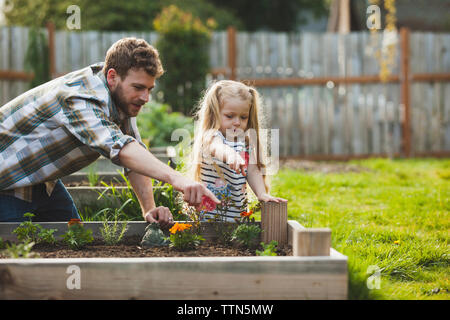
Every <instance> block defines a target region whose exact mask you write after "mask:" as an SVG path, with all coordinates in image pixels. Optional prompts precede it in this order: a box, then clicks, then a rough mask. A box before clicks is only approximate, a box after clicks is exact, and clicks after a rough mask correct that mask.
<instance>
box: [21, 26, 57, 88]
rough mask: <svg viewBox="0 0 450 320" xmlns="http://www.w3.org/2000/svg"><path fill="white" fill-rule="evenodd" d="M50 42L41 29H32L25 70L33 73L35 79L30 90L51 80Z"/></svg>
mask: <svg viewBox="0 0 450 320" xmlns="http://www.w3.org/2000/svg"><path fill="white" fill-rule="evenodd" d="M47 44H48V41H47V39H46V36H45V34H44V32H43V31H42V30H41V29H39V28H35V27H33V28H31V29H30V32H29V38H28V47H27V52H26V54H25V69H26V70H27V71H30V72H33V74H34V77H33V79H32V80H31V82H30V88H34V87H37V86H39V85H40V84H43V83H45V82H47V81H49V80H50V78H51V77H50V72H49V70H50V69H49V62H48V61H49V59H48V45H47Z"/></svg>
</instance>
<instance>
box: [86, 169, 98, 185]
mask: <svg viewBox="0 0 450 320" xmlns="http://www.w3.org/2000/svg"><path fill="white" fill-rule="evenodd" d="M87 177H88V181H89V186H91V187H95V186H96V185H97V184H98V182H99V178H100V177H99V175H98V173H97V171H96V170H95V169H94V168H93V167H89V172H88V174H87Z"/></svg>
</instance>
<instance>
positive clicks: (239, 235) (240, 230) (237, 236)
mask: <svg viewBox="0 0 450 320" xmlns="http://www.w3.org/2000/svg"><path fill="white" fill-rule="evenodd" d="M260 233H261V228H260V227H259V226H257V225H256V224H246V223H243V224H240V225H239V226H238V227H237V228H236V229H234V231H233V233H232V234H231V240H232V241H234V242H236V243H238V244H240V245H242V246H244V247H247V248H254V247H255V246H256V244H257V240H258V239H259V235H260Z"/></svg>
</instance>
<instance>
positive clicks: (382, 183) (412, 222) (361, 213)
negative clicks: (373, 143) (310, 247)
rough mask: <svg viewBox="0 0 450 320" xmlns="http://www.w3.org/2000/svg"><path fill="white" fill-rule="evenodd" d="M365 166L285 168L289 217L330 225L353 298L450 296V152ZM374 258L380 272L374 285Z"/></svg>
mask: <svg viewBox="0 0 450 320" xmlns="http://www.w3.org/2000/svg"><path fill="white" fill-rule="evenodd" d="M350 164H353V165H357V166H361V167H364V168H367V169H369V170H364V171H361V172H359V173H349V172H342V173H329V174H324V173H320V172H306V171H302V170H290V169H281V170H280V171H279V172H278V174H277V175H276V176H275V177H273V179H272V192H271V193H272V194H273V195H277V196H280V197H283V198H286V199H288V200H289V205H288V215H289V219H294V220H297V221H299V222H300V223H301V224H302V225H304V226H306V227H329V228H331V230H332V246H333V248H335V249H336V250H338V251H339V252H341V253H343V254H345V255H347V256H348V259H349V260H348V262H349V298H350V299H414V300H415V299H446V300H448V299H450V293H449V290H450V285H449V283H450V282H449V276H450V268H449V261H450V251H449V245H448V239H449V230H450V214H449V212H450V160H449V159H445V160H436V159H414V160H410V159H401V160H389V159H368V160H358V161H351V162H350ZM370 265H375V266H377V267H378V268H379V269H380V272H381V283H380V289H372V290H369V289H368V286H367V279H368V277H369V276H370V275H371V274H367V269H368V267H369V266H370Z"/></svg>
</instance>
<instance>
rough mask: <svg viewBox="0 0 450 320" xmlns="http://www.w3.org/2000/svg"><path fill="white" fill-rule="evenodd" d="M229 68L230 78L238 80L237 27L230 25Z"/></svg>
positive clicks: (228, 34) (228, 30)
mask: <svg viewBox="0 0 450 320" xmlns="http://www.w3.org/2000/svg"><path fill="white" fill-rule="evenodd" d="M227 36H228V68H229V72H230V74H229V77H230V80H236V29H235V28H234V27H231V26H230V27H228V29H227Z"/></svg>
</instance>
